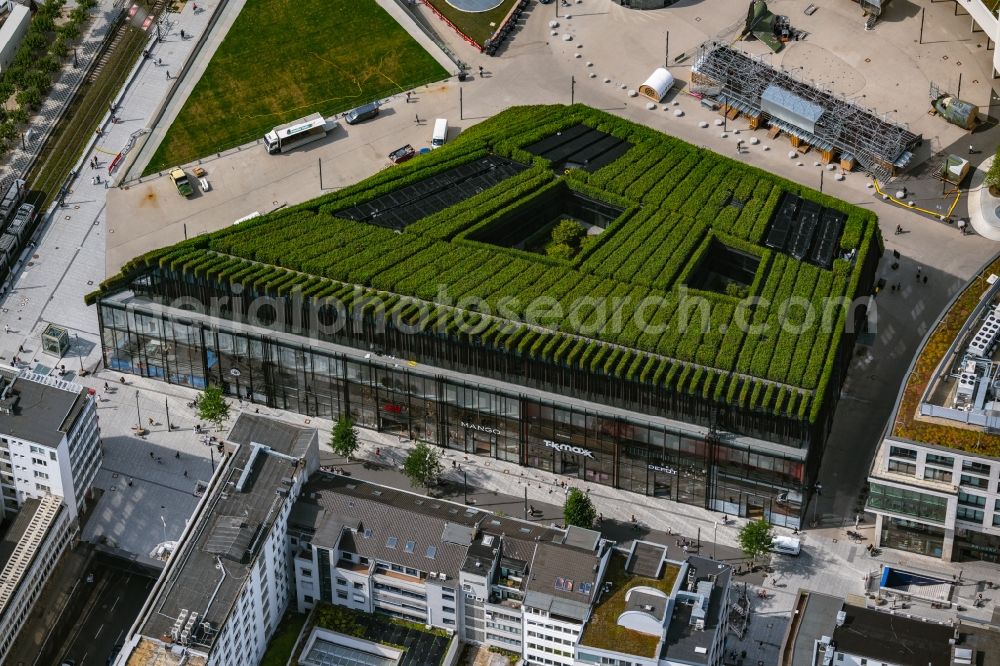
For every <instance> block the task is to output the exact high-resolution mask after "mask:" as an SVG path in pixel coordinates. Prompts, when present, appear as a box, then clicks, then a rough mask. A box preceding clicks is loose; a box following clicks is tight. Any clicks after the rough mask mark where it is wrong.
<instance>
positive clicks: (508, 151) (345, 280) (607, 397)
mask: <svg viewBox="0 0 1000 666" xmlns="http://www.w3.org/2000/svg"><path fill="white" fill-rule="evenodd" d="M578 123H584V124H587V125H590V126H592V127H594V128H596V129H598V130H600V131H603V132H607V133H609V134H612V135H614V136H617V137H620V138H623V139H625V140H627V141H629V142H630V143H631V144H632V146H633V147H632V148H631V149H630V150H629V151H628V152H627V153H626V154H625V155H624V156H623V157H621V158H619V159H617V160H615V161H614V162H612V163H611V164H609V165H607V166H605V167H603V168H601V169H599V170H597V171H596V172H594V173H586V172H584V171H579V170H572V171H569V172H567V173H556V172H555V171H554V170H553V169H552V167H551V165H550V164H549V163H548V162H547V161H546V160H544V159H542V158H539V157H536V156H533V155H530V154H529V153H527V152H526V151H525V150H524V146H527V145H529V144H531V143H533V142H535V141H538V140H540V139H542V138H544V137H546V136H549V135H551V134H553V133H554V132H557V131H560V130H562V129H565V128H568V127H571V126H573V125H576V124H578ZM491 153H492V154H497V155H502V156H505V157H509V158H512V159H515V160H518V161H521V162H523V163H525V164H528V165H530V168H528V169H527V170H525V171H523V172H522V173H520V174H518V175H517V176H514V177H512V178H509V179H508V180H506V181H504V182H502V183H500V184H498V185H496V186H494V187H492V188H490V189H488V190H486V191H484V192H481V193H479V194H477V195H475V196H472V197H470V198H468V199H466V200H465V201H463V202H462V203H460V204H458V205H455V206H452V207H450V208H447V209H446V210H443V211H441V212H439V213H436V214H433V215H430V216H428V217H425V218H423V219H421V220H419V221H418V222H416V223H414V224H412V225H410V226H408V227H407V228H406V229H405V230H404V231H403V232H402V233H396V232H394V231H392V230H389V229H385V228H381V227H377V226H372V225H368V224H365V223H361V222H354V221H350V220H344V219H339V218H337V217H336V216H335V215H333V213H334V212H335V211H338V210H342V209H345V208H347V207H349V206H352V205H356V204H359V203H363V202H365V201H368V200H371V199H374V198H375V197H378V196H381V195H383V194H386V193H388V192H392V191H394V190H397V189H399V188H400V187H402V186H404V185H407V184H411V183H414V182H417V181H420V180H422V179H424V178H427V177H429V176H432V175H434V174H437V173H440V172H442V171H444V170H446V169H449V168H451V167H454V166H456V165H460V164H464V163H467V162H469V161H472V160H474V159H478V158H480V157H482V156H484V155H486V154H491ZM556 187H569V188H571V189H573V190H575V191H577V192H579V193H580V194H583V195H586V196H587V197H590V198H593V199H597V200H600V201H603V202H607V203H609V204H612V205H614V206H617V207H619V208H621V209H622V210H623V212H622V214H621V215H620V216H619V217H618V218H616V219H615V220H614V221H612V222H611V223H610V224H609V225H608V226H607V228H605V229H604V230H603V232H601V233H600V234H599V235H598V236H597V237H596V239H594V240H593V242H589V243H587V244H586V246H585V247H584V248H583V249H582V250H581V251H580V252H579V253H578V254H577V255H576V256H574V257H573V258H572V259H569V260H565V259H557V258H553V257H547V256H544V255H541V254H534V253H529V252H525V251H522V250H518V249H512V248H504V247H499V246H494V245H490V244H487V243H484V242H481V241H476V240H473V239H472V237H477V232H479V231H481V230H482V229H485V228H486V227H488V226H489V225H490V224H494V223H496V222H497V221H498V220H500V221H503V220H505V219H509V218H510V216H511V215H512V214H516V211H517V210H518V208H519V207H520V206H521V205H523V202H524V201H526V200H529V199H531V198H533V197H536V196H539V195H541V194H544V193H545V192H547V191H549V190H550V188H556ZM783 192H792V193H794V194H797V195H799V196H802V197H804V198H806V199H810V200H813V201H816V202H818V203H820V204H821V205H822V206H825V207H829V208H833V209H836V210H838V211H841V212H843V213H844V214H845V215H846V216H847V221H846V224H845V229H844V233H843V235H842V238H841V242H840V245H841V249H842V250H843V251H844V252H845V253H847V252H849V251H853V256H852V257H851V258H850V259H843V258H838V259H836V260H835V262H834V265H833V268H832V270H824V269H821V268H819V267H817V266H815V265H812V264H808V263H804V262H800V261H796V260H794V259H793V258H792V257H790V256H788V255H786V254H783V253H778V252H774V251H772V250H770V249H768V248H766V247H764V246H763V245H762V239H763V237H764V235H765V232H766V229H767V227H768V224H769V222H770V219H771V216H772V214H773V212H774V210H775V208H776V207H777V204H778V201H779V199H780V197H781V194H782V193H783ZM734 199H735V200H738V201H739V202H741V203H742V206H741V207H736V206H733V205H730V202H731V201H732V200H734ZM478 236H481V234H478ZM711 239H715V240H717V241H719V242H721V243H723V244H725V245H728V246H730V247H733V248H734V249H737V250H739V251H741V252H745V253H749V254H752V255H754V256H756V257H759V259H760V264H759V267H758V269H757V272H756V274H755V277H754V281H753V283H752V284H751V285H750V286H749V288H748V291H749V295H750V299H752V300H751V301H744V300H741V299H740V298H738V297H736V296H731V295H727V294H722V293H715V292H707V291H698V290H694V289H689V288H688V287H687V286H686V280H687V279H688V276H689V275H690V274H691V272H692V271H693V270H694V268H695V267H696V266H697V265H698V262H699V261H700V259H701V257H702V254H703V253H704V252H706V251H707V248H708V247H709V246H710V244H711V243H710V240H711ZM881 250H882V240H881V236H880V233H879V230H878V224H877V219H876V217H875V215H874V214H873V213H871V212H870V211H866V210H862V209H860V208H857V207H854V206H850V205H848V204H846V203H844V202H842V201H839V200H836V199H834V198H832V197H828V196H825V195H822V194H820V193H818V192H815V191H812V190H809V189H807V188H804V187H802V186H800V185H798V184H795V183H792V182H789V181H786V180H783V179H781V178H778V177H776V176H773V175H771V174H768V173H766V172H763V171H761V170H759V169H756V168H753V167H748V166H747V165H745V164H743V163H741V162H737V161H734V160H731V159H728V158H725V157H722V156H720V155H718V154H715V153H712V152H710V151H707V150H703V149H700V148H697V147H695V146H692V145H690V144H687V143H684V142H682V141H680V140H678V139H675V138H672V137H669V136H666V135H664V134H661V133H659V132H656V131H654V130H652V129H649V128H647V127H644V126H641V125H637V124H634V123H631V122H629V121H626V120H622V119H620V118H617V117H614V116H611V115H609V114H606V113H603V112H600V111H597V110H594V109H591V108H588V107H584V106H580V105H576V106H569V107H566V106H538V107H516V108H512V109H509V110H508V111H505V112H504V113H502V114H500V115H498V116H496V117H494V118H493V119H491V120H488V121H486V122H483V123H481V124H479V125H477V126H474V127H473V128H471V129H469V130H467V131H466V132H465V133H463V134H462V135H461V136H460V137H459V138H458V139H457V140H455V141H453V142H452V143H450V144H448V145H447V146H445V147H443V148H440V149H438V150H436V151H434V152H433V153H431V154H430V155H427V156H420V157H418V158H417V159H414V160H412V161H411V162H409V163H407V164H404V165H401V166H397V167H393V168H391V169H387V170H384V171H382V172H380V173H379V174H377V175H375V176H373V177H371V178H369V179H367V180H365V181H362V182H361V183H358V184H357V185H354V186H352V187H349V188H345V189H344V190H341V191H338V192H336V193H331V194H327V195H324V196H322V197H320V198H317V199H314V200H312V201H309V202H306V203H304V204H301V205H298V206H294V207H291V208H288V209H285V210H282V211H279V212H276V213H273V214H271V215H267V216H264V217H261V218H258V219H256V220H252V221H249V222H244V223H242V224H240V225H239V226H238V227H230V228H227V229H224V230H222V231H219V232H216V233H213V234H209V235H205V236H200V237H198V238H194V239H190V240H188V241H185V242H183V243H180V244H178V245H175V246H172V247H168V248H163V249H160V250H156V251H154V252H150V253H148V254H146V255H144V256H142V257H139V258H137V259H135V260H133V261H132V262H130V263H129V264H128V265H127V266H126V267H125V268H124V269H123V271H122V272H121V273H120V274H119V275H116V276H114V277H112V278H110V279H109V280H108V281H106V282H105V283H104V284H102V286H101V290H100V291H98V292H95V293H93V294H91V295H90V296H88V299H89V300H90V301H91V302H93V301H95V300H98V299H99V298H100V297H101V296H102V295H103V294H106V293H109V292H112V291H119V290H121V289H123V288H131V289H134V290H135V291H137V292H141V293H144V294H146V295H149V296H152V297H154V298H157V299H162V300H167V299H172V298H178V297H187V298H194V299H200V300H202V301H203V302H207V301H208V299H210V298H212V297H232V296H234V295H236V294H239V295H241V296H242V299H243V301H244V302H248V301H249V300H251V299H252V298H253V297H255V296H258V295H267V296H273V297H285V296H288V295H290V294H297V295H298V296H299V297H300V298H296V299H285V300H284V301H283V302H284V305H283V306H282V307H284V308H285V310H286V313H285V315H286V316H287V317H288V318H287V319H285V321H291V318H292V317H293V316H294V314H295V312H298V313H299V315H301V314H302V313H303V312H304V311H308V310H310V309H312V310H313V311H315V310H316V309H319V308H320V307H321V305H322V303H323V302H324V299H330V298H335V299H337V300H338V301H339V302H340V303H341V304H343V305H344V306H345V307H347V308H348V310H351V311H352V312H353V311H354V309H355V308H356V311H357V313H359V314H358V316H357V317H355V318H352V319H351V320H350V321H349V322H347V326H346V327H345V328H344V330H343V331H341V332H340V333H339V334H337V335H336V336H333V337H331V339H332V340H335V341H337V342H342V343H346V344H351V345H354V346H364V345H367V346H372V347H375V348H377V349H380V350H382V351H384V352H385V353H389V354H393V355H396V356H399V357H401V358H405V359H413V360H416V361H419V362H421V363H428V364H431V365H434V364H439V365H442V367H451V368H458V369H462V370H466V371H470V372H474V373H481V374H484V375H488V376H493V377H497V378H501V379H504V380H507V381H511V382H515V383H522V384H525V385H528V386H535V387H541V388H545V389H548V390H556V391H561V392H567V391H570V392H573V394H574V395H577V394H580V393H582V394H583V395H584V396H585V397H588V398H590V399H594V400H595V401H597V402H603V403H607V404H616V405H621V406H623V407H627V408H631V409H635V410H637V411H643V412H647V413H655V414H659V415H667V416H675V417H677V418H679V419H682V420H686V421H691V422H697V423H703V424H713V425H716V426H718V427H721V428H725V429H729V430H732V431H735V432H742V433H747V434H752V435H755V436H761V437H763V438H766V439H770V440H774V441H780V442H783V443H788V444H793V445H795V444H797V445H800V446H801V445H807V444H808V443H809V442H810V441H816V439H817V438H820V440H822V439H823V438H824V437H825V433H826V431H827V429H828V425H829V421H830V419H831V418H832V411H833V410H832V406H833V403H834V402H835V396H836V394H837V392H838V391H839V387H840V384H841V383H842V381H843V377H844V374H845V373H846V369H847V365H848V363H849V359H850V352H851V349H852V347H853V340H854V334H853V332H852V331H854V330H857V328H856V326H858V325H860V322H861V320H862V319H863V317H864V314H865V311H864V307H863V306H852V305H847V304H846V303H847V302H848V301H853V300H854V299H856V298H859V297H862V296H865V295H867V294H868V293H870V290H871V286H872V282H873V279H874V274H875V268H876V266H877V262H878V257H879V256H880V255H881ZM138 278H141V279H138ZM440 285H446V286H447V294H448V299H447V302H445V300H446V299H444V298H442V297H441V290H440V289H439V286H440ZM234 288H235V289H234ZM372 295H377V296H378V297H379V303H378V304H374V303H370V304H368V305H362V303H363V301H364V300H365V299H366V298H369V297H370V296H372ZM693 296H697V297H699V298H700V299H701V302H703V303H707V304H708V305H709V312H710V314H709V315H708V321H709V322H710V325H709V326H707V327H703V326H700V325H698V326H690V325H689V326H686V327H685V326H683V324H684V322H685V321H688V322H690V321H691V319H692V317H693V316H694V317H698V316H699V315H700V311H698V312H696V313H695V314H693V315H692V311H691V308H690V307H685V306H684V303H685V300H684V299H686V298H689V297H693ZM542 297H544V298H546V299H548V301H549V302H551V303H558V304H559V305H560V306H561V309H562V316H559V317H551V318H549V319H544V318H543V320H542V321H540V324H539V325H537V326H528V325H526V324H524V323H523V320H524V317H525V314H526V312H525V308H526V307H527V305H526V304H527V303H529V302H531V301H532V300H534V299H538V298H542ZM581 297H589V298H594V299H603V300H604V302H606V303H608V304H609V306H608V308H609V309H613V311H614V315H615V316H614V317H612V318H611V319H612V322H611V323H612V324H613V323H614V322H618V321H620V322H622V324H621V325H615V326H613V325H611V324H609V325H606V326H603V327H602V326H600V325H599V324H600V322H601V313H600V312H598V311H597V310H596V309H595V310H594V311H588V310H586V309H585V308H580V307H579V306H578V304H579V303H580V299H581ZM651 297H652V298H655V299H657V300H656V302H655V303H654V305H653V306H649V305H647V306H645V308H644V309H642V311H641V312H639V310H640V304H641V303H643V302H644V300H645V301H646V302H647V303H648V302H649V301H648V299H650V298H651ZM462 299H477V300H478V302H479V303H481V304H484V305H481V306H479V307H477V308H474V309H472V308H466V309H465V310H464V311H463V317H464V320H465V321H466V322H467V323H469V324H471V325H473V328H474V330H472V331H471V332H470V331H463V330H462V329H461V327H460V326H459V323H458V322H457V321H456V316H455V309H454V307H453V306H454V304H456V303H458V302H460V301H462ZM515 299H516V302H515ZM789 299H793V301H794V302H797V303H799V304H810V305H811V306H812V308H813V310H814V312H816V313H818V315H819V321H822V320H824V319H825V320H826V324H827V325H826V326H820V325H811V326H809V325H803V326H801V329H802V330H796V331H791V330H789V327H788V326H787V325H786V326H784V327H783V326H782V323H783V322H784V323H785V324H791V325H793V327H794V326H796V325H800V324H803V323H804V322H803V320H804V318H805V315H804V314H803V311H802V310H803V308H802V307H792V308H787V309H786V308H784V307H782V306H781V305H780V304H782V303H786V302H790V301H789ZM836 299H844V303H842V304H841V305H836V304H834V305H831V304H830V301H831V300H836ZM574 308H575V309H574ZM238 310H239V308H236V310H235V311H227V312H225V313H223V316H231V317H233V318H239V316H240V314H241V313H240V312H239V311H238ZM484 310H488V311H489V313H490V314H489V315H487V314H484V313H483V311H484ZM571 311H572V312H573V313H574V314H573V316H572V317H571V316H570V315H569V313H570V312H571ZM498 312H501V313H502V314H500V315H497V314H496V313H498ZM243 314H245V313H243ZM637 314H640V315H641V317H642V319H643V320H644V321H645V322H646V324H648V325H647V326H641V325H639V322H638V321H637ZM421 318H422V319H421ZM738 319H742V320H745V322H746V323H747V324H750V325H752V326H751V328H750V330H749V331H747V330H744V329H745V328H746V327H745V326H739V325H734V322H736V321H737V320H738ZM418 320H421V321H423V322H424V323H425V325H424V327H423V330H422V331H421V332H420V333H417V334H414V333H404V332H403V331H402V329H404V328H406V327H407V326H408V325H410V324H413V323H414V322H416V321H418ZM806 323H807V322H806ZM757 330H759V331H762V332H759V333H758V332H755V331H757Z"/></svg>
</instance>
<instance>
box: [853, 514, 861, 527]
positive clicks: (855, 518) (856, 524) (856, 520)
mask: <svg viewBox="0 0 1000 666" xmlns="http://www.w3.org/2000/svg"><path fill="white" fill-rule="evenodd" d="M860 522H861V514H857V513H856V514H854V529H858V523H860Z"/></svg>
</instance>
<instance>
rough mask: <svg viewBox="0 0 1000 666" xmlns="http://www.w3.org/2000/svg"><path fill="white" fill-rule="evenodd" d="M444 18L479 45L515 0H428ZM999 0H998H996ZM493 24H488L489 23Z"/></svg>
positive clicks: (498, 24) (497, 26)
mask: <svg viewBox="0 0 1000 666" xmlns="http://www.w3.org/2000/svg"><path fill="white" fill-rule="evenodd" d="M428 1H429V2H430V3H431V4H432V5H434V8H435V9H436V10H438V11H439V12H441V14H442V15H444V17H445V18H447V19H448V20H449V21H451V22H452V23H454V24H455V27H456V28H458V29H459V30H461V31H462V32H463V33H464V34H465V35H466V36H467V37H471V38H472V39H474V40H475V42H476V43H477V44H479V45H480V46H482V45H483V42H485V41H486V40H487V39H488V38H489V36H490V35H492V34H493V32H494V31H495V30H496V29H497V28H499V27H500V22H501V21H503V19H504V17H505V16H507V12H509V11H510V8H511V7H513V6H514V3H515V2H517V0H503V3H502V4H501V5H500V6H499V7H497V8H496V9H491V10H489V11H486V12H463V11H462V10H460V9H455V8H454V7H452V6H451V5H449V4H448V0H428ZM557 1H558V0H557ZM998 1H1000V0H998ZM491 23H492V24H493V25H490V24H491Z"/></svg>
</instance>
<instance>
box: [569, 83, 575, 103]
mask: <svg viewBox="0 0 1000 666" xmlns="http://www.w3.org/2000/svg"><path fill="white" fill-rule="evenodd" d="M575 99H576V77H575V76H570V77H569V103H570V104H572V103H573V102H574V100H575Z"/></svg>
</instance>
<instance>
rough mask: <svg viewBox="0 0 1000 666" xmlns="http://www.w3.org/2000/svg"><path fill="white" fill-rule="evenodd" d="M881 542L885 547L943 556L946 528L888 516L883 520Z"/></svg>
mask: <svg viewBox="0 0 1000 666" xmlns="http://www.w3.org/2000/svg"><path fill="white" fill-rule="evenodd" d="M879 543H880V544H882V547H883V548H896V549H898V550H905V551H907V552H909V553H917V554H919V555H930V556H931V557H941V554H942V553H943V552H944V529H943V528H940V527H934V526H933V525H924V524H923V523H917V522H914V521H912V520H905V519H903V518H893V517H886V518H885V520H883V521H882V534H881V539H880V540H879Z"/></svg>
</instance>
